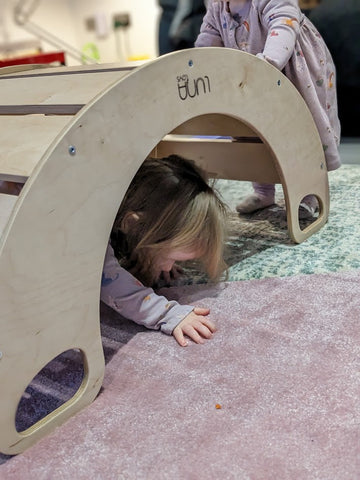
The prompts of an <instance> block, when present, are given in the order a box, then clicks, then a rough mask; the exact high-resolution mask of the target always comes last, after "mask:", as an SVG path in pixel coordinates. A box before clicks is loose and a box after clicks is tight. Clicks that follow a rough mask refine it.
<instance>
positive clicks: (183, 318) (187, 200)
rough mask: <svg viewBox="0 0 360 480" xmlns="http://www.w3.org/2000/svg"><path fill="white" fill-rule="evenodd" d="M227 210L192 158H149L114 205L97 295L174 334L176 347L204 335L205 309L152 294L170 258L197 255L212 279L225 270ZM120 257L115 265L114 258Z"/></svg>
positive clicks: (171, 272)
mask: <svg viewBox="0 0 360 480" xmlns="http://www.w3.org/2000/svg"><path fill="white" fill-rule="evenodd" d="M225 225H226V208H225V206H224V204H223V203H222V201H221V200H220V198H219V197H218V196H217V194H216V192H215V191H214V190H213V189H212V188H211V187H210V186H209V185H208V183H207V181H206V179H205V177H204V176H203V174H202V172H200V170H199V169H198V168H197V167H196V166H195V165H194V163H193V162H191V161H189V160H185V159H183V158H181V157H178V156H177V155H170V156H169V157H167V158H162V159H155V158H148V159H146V160H145V162H144V163H143V164H142V166H141V167H140V169H139V170H138V172H137V173H136V175H135V177H134V179H133V181H132V182H131V184H130V187H129V189H128V191H127V193H126V195H125V197H124V199H123V201H122V203H121V205H120V208H119V211H118V214H117V217H116V220H115V223H114V227H113V231H112V236H111V241H110V244H109V246H108V249H107V252H106V257H105V263H104V269H103V276H102V285H101V300H102V301H103V302H104V303H106V304H107V305H108V306H110V307H111V308H113V309H114V310H116V311H117V312H119V313H120V314H121V315H123V316H124V317H126V318H128V319H130V320H133V321H134V322H136V323H138V324H141V325H145V326H146V327H148V328H151V329H156V330H161V331H162V332H164V333H166V334H168V335H173V336H174V337H175V339H176V340H177V342H178V343H179V344H180V345H181V346H186V345H187V340H186V338H185V337H189V338H190V339H192V340H193V341H194V342H195V343H203V342H204V340H205V339H210V338H211V337H212V334H213V333H214V332H215V330H216V328H215V325H214V323H213V322H211V321H210V320H209V319H208V318H207V315H208V314H209V309H207V308H197V307H195V308H194V307H192V306H189V305H179V304H178V303H177V302H175V301H168V300H167V299H166V298H165V297H162V296H159V295H157V294H155V292H154V291H153V289H152V288H151V286H152V285H153V284H154V283H155V282H156V281H157V280H159V278H160V277H164V278H165V279H169V278H170V277H176V276H177V274H178V273H179V272H180V268H179V267H178V266H177V265H176V263H175V262H180V261H184V260H191V259H195V258H197V259H199V260H200V261H201V262H202V264H203V265H204V266H205V267H206V270H207V272H208V274H209V276H210V277H211V278H217V277H219V275H220V274H221V273H222V272H223V271H224V270H225V263H224V260H223V248H224V242H225ZM119 261H120V263H119Z"/></svg>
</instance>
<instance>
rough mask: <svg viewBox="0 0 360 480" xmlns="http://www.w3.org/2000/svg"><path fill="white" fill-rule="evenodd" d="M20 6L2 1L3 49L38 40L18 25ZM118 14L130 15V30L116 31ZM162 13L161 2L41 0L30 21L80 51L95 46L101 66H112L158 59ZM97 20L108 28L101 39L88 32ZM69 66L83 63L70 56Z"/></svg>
mask: <svg viewBox="0 0 360 480" xmlns="http://www.w3.org/2000/svg"><path fill="white" fill-rule="evenodd" d="M17 3H18V0H1V6H0V45H1V44H2V45H3V44H4V43H10V44H11V42H16V41H21V40H25V39H30V38H34V35H33V34H30V33H29V32H27V31H26V30H25V29H23V28H21V27H19V26H18V25H16V24H15V22H14V19H13V9H14V6H15V5H16V4H17ZM31 3H32V0H27V4H31ZM114 13H128V14H129V15H130V23H131V24H130V26H129V27H127V28H126V29H118V30H116V31H114V29H113V28H112V18H113V14H114ZM159 13H160V8H159V7H158V4H157V0H133V1H131V0H101V1H99V0H41V1H40V2H39V5H38V7H37V8H36V10H35V12H34V14H33V15H32V16H31V17H30V21H31V22H33V23H34V24H36V25H39V26H40V27H42V28H43V29H45V30H47V31H49V32H51V33H52V34H53V35H55V36H56V37H59V38H60V39H62V40H63V41H64V42H66V43H68V44H70V45H71V46H73V47H75V48H76V49H77V50H82V49H83V47H84V45H86V44H88V43H94V44H95V45H96V46H97V48H98V50H99V53H100V62H101V63H111V62H119V61H120V62H123V61H125V60H127V57H128V56H131V57H143V56H144V57H148V58H154V57H156V56H157V55H158V44H157V32H158V19H159ZM96 16H98V18H100V19H101V20H104V21H105V24H106V25H107V26H108V32H107V34H106V35H105V36H102V37H101V38H99V36H98V35H97V33H96V31H87V30H86V22H85V20H86V19H87V18H89V17H90V18H91V17H92V18H93V17H96ZM105 30H106V29H105ZM105 33H106V31H105ZM41 45H42V48H43V50H44V51H56V50H59V48H56V47H54V46H53V45H50V44H48V43H47V42H45V41H42V42H41ZM67 63H68V64H69V65H74V64H76V63H79V62H78V61H76V60H74V59H72V58H71V57H70V56H67Z"/></svg>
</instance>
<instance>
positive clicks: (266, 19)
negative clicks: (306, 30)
mask: <svg viewBox="0 0 360 480" xmlns="http://www.w3.org/2000/svg"><path fill="white" fill-rule="evenodd" d="M259 12H260V17H261V22H262V24H263V25H264V27H265V28H266V29H267V30H268V36H267V39H266V43H265V46H264V50H263V52H259V53H262V54H263V56H264V57H265V59H266V60H267V61H268V62H269V63H271V64H272V65H274V66H275V67H277V68H278V69H279V70H282V69H283V68H284V67H285V65H286V64H287V63H288V61H289V59H290V57H291V55H292V54H293V53H294V48H295V42H296V39H297V37H298V35H299V30H300V20H301V18H302V13H301V10H300V9H299V6H298V3H297V0H284V1H280V0H270V1H269V0H261V1H259Z"/></svg>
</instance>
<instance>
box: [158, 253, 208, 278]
mask: <svg viewBox="0 0 360 480" xmlns="http://www.w3.org/2000/svg"><path fill="white" fill-rule="evenodd" d="M199 256H200V255H199V253H198V252H197V251H195V250H192V249H188V250H186V249H176V250H170V251H169V252H167V253H166V254H165V255H162V256H161V257H159V258H158V259H157V260H156V261H155V270H157V271H158V272H159V275H160V273H161V272H170V271H171V269H172V268H173V266H174V264H175V263H176V262H185V261H186V260H194V259H195V258H198V257H199Z"/></svg>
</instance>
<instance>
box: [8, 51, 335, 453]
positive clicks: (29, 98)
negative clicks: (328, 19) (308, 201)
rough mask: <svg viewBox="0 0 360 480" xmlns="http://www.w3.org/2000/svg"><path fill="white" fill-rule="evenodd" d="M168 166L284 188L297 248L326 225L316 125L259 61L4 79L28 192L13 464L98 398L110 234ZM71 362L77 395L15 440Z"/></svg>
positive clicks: (198, 59) (14, 166)
mask: <svg viewBox="0 0 360 480" xmlns="http://www.w3.org/2000/svg"><path fill="white" fill-rule="evenodd" d="M214 137H225V138H214ZM233 138H235V139H236V141H234V140H233ZM169 153H179V154H181V155H184V156H186V157H189V158H193V159H194V160H195V161H197V162H198V163H199V164H200V165H201V166H202V167H204V168H205V169H207V170H208V171H209V172H210V173H211V174H212V175H213V176H214V177H218V178H228V179H237V180H257V181H261V182H276V183H281V184H282V186H283V189H284V194H285V200H286V208H287V217H288V226H289V233H290V236H291V237H292V239H293V240H294V241H295V242H302V241H303V240H305V239H306V238H307V237H308V236H309V235H311V234H313V233H314V232H316V231H317V230H319V229H320V228H321V227H322V226H323V225H324V223H325V222H326V221H327V216H328V208H329V193H328V178H327V171H326V167H325V159H324V153H323V151H322V147H321V142H320V138H319V135H318V133H317V130H316V127H315V124H314V122H313V119H312V117H311V114H310V112H309V110H308V109H307V107H306V105H305V103H304V101H303V99H302V98H301V96H300V95H299V94H298V92H297V91H296V89H295V88H294V87H293V85H292V84H291V83H290V82H289V81H288V80H287V79H286V77H284V76H283V75H282V74H281V73H280V72H279V71H278V70H276V69H275V68H274V67H272V66H270V65H269V64H267V63H265V62H264V61H262V60H260V59H258V58H256V57H254V56H251V55H249V54H246V53H242V52H238V51H235V50H230V49H224V48H206V49H205V48H203V49H192V50H184V51H180V52H176V53H172V54H169V55H165V56H163V57H160V58H159V59H157V60H155V61H152V62H149V63H147V64H145V65H143V66H141V67H137V68H124V67H121V66H119V65H97V66H85V67H84V66H82V67H59V68H51V69H49V68H46V69H45V68H41V69H40V68H38V69H33V70H24V71H19V70H18V69H16V70H15V71H13V70H11V69H10V70H9V69H6V68H4V69H1V70H0V180H7V181H9V180H10V181H17V182H25V185H24V187H23V189H22V191H21V193H20V195H19V197H14V196H9V195H4V194H3V195H1V196H0V228H1V232H0V233H1V237H0V304H1V311H0V331H1V335H0V352H1V353H0V382H1V385H2V388H1V395H0V450H1V451H2V452H3V453H8V454H14V453H18V452H21V451H23V450H24V449H25V448H27V447H29V446H30V445H32V444H33V443H34V442H35V441H37V440H38V439H39V438H41V437H43V436H44V435H46V434H47V433H48V432H49V431H51V430H52V429H54V428H55V427H56V426H57V425H59V424H61V423H62V422H64V421H65V420H66V419H67V418H69V417H70V416H71V415H73V414H74V413H75V412H77V411H78V410H79V409H81V408H83V407H84V406H86V405H88V404H89V403H90V402H91V401H92V400H93V399H94V398H95V396H96V395H97V393H98V391H99V389H100V387H101V384H102V380H103V375H104V360H103V350H102V344H101V337H100V328H99V298H100V280H101V273H102V267H103V261H104V256H105V250H106V245H107V242H108V239H109V235H110V231H111V228H112V224H113V221H114V219H115V215H116V212H117V209H118V206H119V204H120V202H121V200H122V198H123V196H124V194H125V192H126V190H127V188H128V186H129V184H130V181H131V179H132V178H133V176H134V174H135V173H136V171H137V170H138V168H139V166H140V165H141V163H142V162H143V161H144V159H145V158H146V157H147V156H148V155H149V154H153V155H161V156H163V155H168V154H169ZM308 194H314V195H316V196H317V198H318V201H319V206H320V214H319V217H318V218H317V219H316V221H315V222H314V223H312V224H311V225H310V226H308V227H307V228H306V229H305V230H303V231H302V230H301V229H300V226H299V222H298V207H299V203H300V201H301V200H302V198H303V197H304V196H306V195H308ZM70 349H79V350H80V351H81V352H82V355H83V361H84V367H85V374H84V379H83V383H82V385H81V387H80V389H79V390H78V392H77V393H76V394H75V396H74V397H73V398H71V399H70V400H68V401H67V402H66V403H65V404H63V405H62V406H61V407H60V408H58V409H57V410H55V411H54V412H52V413H50V414H49V415H48V416H47V417H45V418H44V419H42V420H41V421H39V422H38V423H36V424H35V425H33V426H32V427H30V428H29V429H27V430H25V431H22V432H18V431H17V430H16V426H15V418H16V411H17V406H18V403H19V401H20V398H21V396H22V394H23V392H24V391H25V389H26V387H27V386H28V385H29V383H30V382H31V380H32V379H33V377H34V376H35V375H36V374H37V373H38V372H39V371H40V370H41V369H42V368H43V367H44V366H45V365H46V364H47V363H48V362H49V361H51V360H52V359H53V358H55V357H56V356H57V355H58V354H60V353H62V352H65V351H67V350H70Z"/></svg>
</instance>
